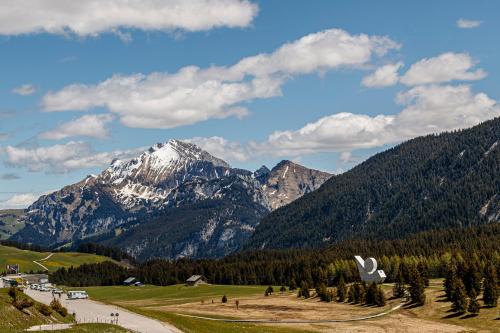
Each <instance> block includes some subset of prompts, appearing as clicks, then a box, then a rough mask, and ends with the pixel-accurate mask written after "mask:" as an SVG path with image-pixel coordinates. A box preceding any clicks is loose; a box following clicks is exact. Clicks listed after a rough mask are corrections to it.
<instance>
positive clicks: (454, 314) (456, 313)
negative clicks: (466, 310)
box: [443, 311, 463, 319]
mask: <svg viewBox="0 0 500 333" xmlns="http://www.w3.org/2000/svg"><path fill="white" fill-rule="evenodd" d="M447 312H449V311H447ZM461 315H463V313H461V312H453V313H450V314H449V315H447V316H444V317H443V319H450V318H457V317H460V316H461Z"/></svg>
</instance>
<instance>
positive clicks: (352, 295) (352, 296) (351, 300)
mask: <svg viewBox="0 0 500 333" xmlns="http://www.w3.org/2000/svg"><path fill="white" fill-rule="evenodd" d="M354 288H355V287H354V285H351V286H350V287H349V291H348V292H347V301H348V302H349V303H355V299H356V296H355V291H354Z"/></svg>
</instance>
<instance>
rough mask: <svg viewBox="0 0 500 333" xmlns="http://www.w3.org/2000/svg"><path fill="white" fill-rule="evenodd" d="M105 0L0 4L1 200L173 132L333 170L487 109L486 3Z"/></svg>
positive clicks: (492, 81)
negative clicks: (93, 6)
mask: <svg viewBox="0 0 500 333" xmlns="http://www.w3.org/2000/svg"><path fill="white" fill-rule="evenodd" d="M92 1H95V0H91V1H89V2H92ZM110 3H115V5H116V6H117V7H116V8H118V9H122V10H123V13H121V12H120V10H115V11H114V13H115V14H113V15H115V16H113V15H96V14H95V12H89V13H87V12H86V10H87V9H86V8H85V5H81V7H79V6H80V5H76V4H75V5H68V6H67V7H68V8H59V7H61V6H62V5H58V4H57V3H56V2H54V1H51V0H41V1H34V0H18V1H14V0H12V1H10V0H9V1H7V2H6V4H5V5H2V8H0V54H1V58H0V59H1V61H0V160H1V161H0V208H5V207H21V206H25V205H26V204H28V203H29V202H30V201H32V200H33V198H35V197H36V196H37V195H40V194H42V193H44V192H47V191H50V190H54V189H58V188H60V187H62V186H64V185H68V184H70V183H73V182H76V181H79V180H80V179H82V178H83V177H84V176H85V175H87V174H90V173H98V172H100V170H102V169H103V168H105V167H106V165H107V164H108V163H109V162H110V160H111V159H112V158H115V157H118V158H127V157H130V156H133V155H134V154H138V152H139V151H140V150H141V149H143V148H144V147H148V146H151V145H152V144H154V143H156V142H164V141H167V140H168V139H170V138H177V139H186V140H191V141H193V142H195V143H197V144H199V145H200V146H202V147H203V148H205V149H207V150H208V151H210V152H212V153H214V154H215V155H217V156H220V157H222V158H224V159H226V160H227V161H228V162H230V163H231V164H232V165H233V166H237V167H242V168H247V169H256V168H258V167H259V166H260V165H262V164H266V165H268V166H269V167H272V166H274V165H275V164H276V163H277V162H279V161H280V160H282V159H292V160H295V161H298V162H299V163H301V164H303V165H305V166H308V167H312V168H316V169H321V170H326V171H330V172H341V171H344V170H348V169H349V168H351V167H352V166H353V165H355V164H356V163H359V162H360V161H362V160H364V159H366V158H367V157H369V156H371V155H373V154H374V153H376V152H379V151H382V150H384V149H386V148H387V147H389V146H391V145H394V144H397V143H399V142H401V141H404V140H407V139H409V138H412V137H415V136H418V135H424V134H428V133H435V132H440V131H445V130H452V129H457V128H465V127H470V126H473V125H475V124H477V123H478V122H481V121H485V120H487V119H492V118H494V117H496V116H499V115H500V110H499V109H500V107H499V105H498V100H499V99H500V92H499V89H498V87H499V86H500V66H499V65H500V64H499V61H500V60H499V59H500V44H499V43H498V42H497V41H498V33H499V32H500V19H499V15H500V14H499V13H500V3H499V2H498V1H439V2H437V1H418V2H417V1H415V2H409V1H404V2H403V1H378V2H374V1H287V2H284V1H277V0H276V1H262V2H261V1H243V0H192V1H191V2H190V3H189V4H190V7H189V8H188V9H189V10H188V11H187V12H180V13H174V14H175V15H170V13H171V12H172V11H173V10H172V6H173V5H175V3H176V1H175V0H174V1H165V2H157V1H156V2H155V1H143V2H141V4H142V5H141V4H139V5H137V6H133V3H134V1H132V2H130V3H132V5H130V6H132V8H124V6H125V7H126V5H124V3H123V1H120V0H113V1H110ZM137 3H139V2H137ZM180 3H181V4H182V3H183V2H180ZM186 3H187V2H184V4H186ZM97 4H98V5H99V2H97ZM58 6H59V7H58ZM63 7H64V6H63ZM181 7H182V6H181ZM100 9H101V12H100V14H105V13H106V11H109V10H110V8H107V7H105V6H102V8H100ZM181 9H182V8H181ZM131 12H132V13H133V14H134V15H132V16H130V13H131ZM16 13H27V14H25V15H21V16H20V17H17V16H16V15H20V14H16ZM61 13H64V15H56V14H61ZM92 15H95V17H93V16H92ZM89 17H90V18H89ZM152 22H153V23H152ZM188 66H196V68H194V67H188ZM186 67H188V68H186ZM152 73H156V74H152ZM186 94H187V95H188V96H192V97H189V98H185V96H186ZM308 124H309V125H308Z"/></svg>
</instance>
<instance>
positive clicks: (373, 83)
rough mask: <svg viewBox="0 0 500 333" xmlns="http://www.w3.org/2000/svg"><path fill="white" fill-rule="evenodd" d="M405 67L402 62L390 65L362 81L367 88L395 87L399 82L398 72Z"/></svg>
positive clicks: (380, 68)
mask: <svg viewBox="0 0 500 333" xmlns="http://www.w3.org/2000/svg"><path fill="white" fill-rule="evenodd" d="M402 66H403V63H402V62H398V63H395V64H388V65H384V66H382V67H379V68H377V70H376V71H375V72H373V73H372V74H370V75H367V76H365V77H364V78H363V80H362V81H361V84H362V85H363V86H365V87H371V88H381V87H389V86H393V85H395V84H396V83H397V82H398V80H399V75H398V71H399V69H400V68H401V67H402Z"/></svg>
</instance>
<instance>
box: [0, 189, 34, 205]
mask: <svg viewBox="0 0 500 333" xmlns="http://www.w3.org/2000/svg"><path fill="white" fill-rule="evenodd" d="M41 195H42V194H40V193H18V194H14V195H13V196H11V197H10V198H9V199H7V200H4V201H0V209H22V208H27V207H28V206H29V205H31V204H32V203H33V202H35V201H36V200H37V199H38V198H39V197H40V196H41Z"/></svg>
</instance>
